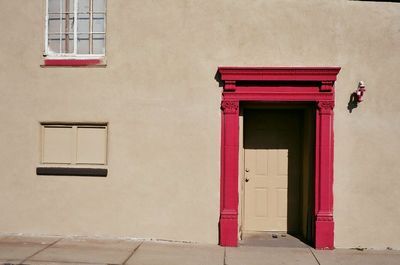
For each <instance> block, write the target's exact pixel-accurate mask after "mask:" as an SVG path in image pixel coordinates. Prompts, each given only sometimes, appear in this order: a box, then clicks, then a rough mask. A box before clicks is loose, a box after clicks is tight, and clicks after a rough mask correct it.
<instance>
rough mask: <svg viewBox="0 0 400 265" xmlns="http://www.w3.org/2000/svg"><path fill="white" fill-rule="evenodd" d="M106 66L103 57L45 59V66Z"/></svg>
mask: <svg viewBox="0 0 400 265" xmlns="http://www.w3.org/2000/svg"><path fill="white" fill-rule="evenodd" d="M96 65H98V66H104V65H105V64H104V62H103V60H102V59H45V60H44V64H43V66H96Z"/></svg>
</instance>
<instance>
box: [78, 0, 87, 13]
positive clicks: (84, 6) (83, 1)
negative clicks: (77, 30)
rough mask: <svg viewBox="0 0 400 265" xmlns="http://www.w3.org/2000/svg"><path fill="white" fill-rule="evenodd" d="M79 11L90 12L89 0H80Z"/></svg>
mask: <svg viewBox="0 0 400 265" xmlns="http://www.w3.org/2000/svg"><path fill="white" fill-rule="evenodd" d="M78 12H89V0H78Z"/></svg>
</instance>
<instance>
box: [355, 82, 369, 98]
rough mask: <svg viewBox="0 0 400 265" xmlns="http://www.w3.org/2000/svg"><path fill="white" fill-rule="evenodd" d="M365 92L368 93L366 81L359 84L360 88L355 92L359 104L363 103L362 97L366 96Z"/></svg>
mask: <svg viewBox="0 0 400 265" xmlns="http://www.w3.org/2000/svg"><path fill="white" fill-rule="evenodd" d="M365 91H367V90H366V89H365V83H364V81H360V82H358V88H357V90H356V92H355V93H356V96H357V102H361V101H363V99H362V97H363V96H364V93H365Z"/></svg>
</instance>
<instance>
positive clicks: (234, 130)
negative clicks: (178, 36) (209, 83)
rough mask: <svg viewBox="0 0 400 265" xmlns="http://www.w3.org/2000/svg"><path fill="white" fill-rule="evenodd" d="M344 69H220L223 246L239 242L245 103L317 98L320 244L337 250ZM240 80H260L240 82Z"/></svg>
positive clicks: (317, 228) (317, 226) (317, 235)
mask: <svg viewBox="0 0 400 265" xmlns="http://www.w3.org/2000/svg"><path fill="white" fill-rule="evenodd" d="M339 71H340V67H219V68H218V73H219V75H220V79H221V81H222V82H223V85H224V91H223V93H222V102H221V110H222V115H221V189H220V190H221V206H220V224H219V226H220V244H221V245H222V246H237V244H238V199H239V198H238V197H239V192H238V173H239V172H238V166H239V161H238V159H239V105H240V102H315V103H316V104H315V108H316V121H315V123H316V124H315V128H316V139H315V195H314V196H315V206H314V208H315V220H314V225H315V247H316V248H318V249H333V248H334V219H333V108H334V104H335V94H334V81H335V80H336V76H337V74H338V73H339ZM237 81H260V82H256V83H254V82H252V83H251V86H250V85H247V86H246V84H244V85H241V86H238V84H237ZM268 81H271V82H270V83H268ZM277 81H278V83H277ZM305 81H310V82H305Z"/></svg>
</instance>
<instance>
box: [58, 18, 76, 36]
mask: <svg viewBox="0 0 400 265" xmlns="http://www.w3.org/2000/svg"><path fill="white" fill-rule="evenodd" d="M66 23H68V24H67V26H66ZM61 32H65V33H68V32H74V16H73V15H72V14H66V15H63V19H62V25H61Z"/></svg>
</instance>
